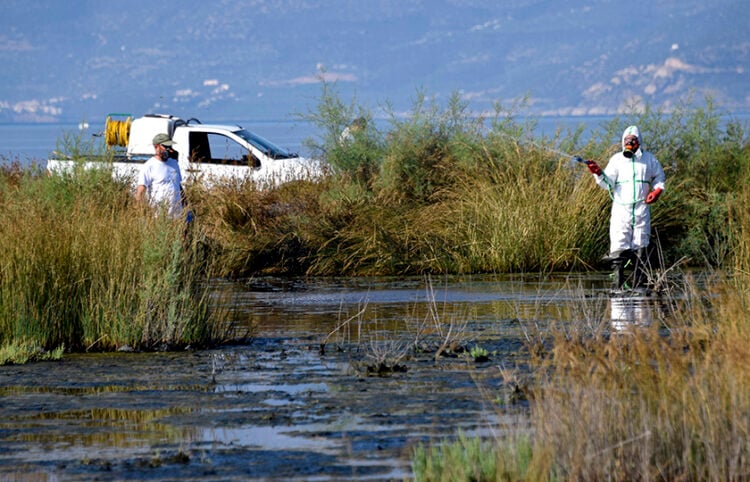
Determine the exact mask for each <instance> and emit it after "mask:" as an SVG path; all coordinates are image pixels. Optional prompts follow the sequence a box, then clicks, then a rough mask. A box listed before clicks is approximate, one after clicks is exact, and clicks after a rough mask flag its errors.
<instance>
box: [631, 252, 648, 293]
mask: <svg viewBox="0 0 750 482" xmlns="http://www.w3.org/2000/svg"><path fill="white" fill-rule="evenodd" d="M648 267H649V262H648V248H638V249H637V250H636V251H635V268H634V269H633V289H644V288H646V284H647V282H648V271H647V270H648Z"/></svg>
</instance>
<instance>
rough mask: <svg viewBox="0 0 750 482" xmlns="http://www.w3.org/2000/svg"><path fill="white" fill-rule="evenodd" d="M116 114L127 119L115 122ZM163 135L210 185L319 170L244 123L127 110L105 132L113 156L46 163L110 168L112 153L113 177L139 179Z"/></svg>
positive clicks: (185, 172) (193, 174)
mask: <svg viewBox="0 0 750 482" xmlns="http://www.w3.org/2000/svg"><path fill="white" fill-rule="evenodd" d="M113 116H127V118H126V119H124V120H114V119H113V118H112V117H113ZM159 133H166V134H168V135H169V136H170V137H171V138H172V140H173V141H174V142H175V146H174V151H175V152H174V153H173V157H175V158H176V159H177V160H178V162H179V164H180V169H181V171H182V177H183V179H184V180H186V181H187V180H201V181H203V182H208V183H212V182H214V181H216V180H218V179H247V178H250V179H252V180H254V181H258V182H262V183H265V184H278V183H283V182H288V181H292V180H296V179H310V178H314V177H317V176H318V175H319V174H320V165H319V164H318V163H317V162H315V161H313V160H309V159H305V158H302V157H300V156H299V155H298V154H295V153H290V152H288V151H286V150H284V149H282V148H281V147H278V146H277V145H275V144H274V143H272V142H271V141H268V140H266V139H264V138H263V137H261V136H259V135H257V134H254V133H252V132H250V131H248V130H246V129H243V128H242V127H239V126H230V125H214V124H202V123H201V122H200V121H198V120H197V119H194V118H193V119H188V120H183V119H180V118H179V117H175V116H171V115H164V114H148V115H144V116H143V117H139V118H137V119H134V120H131V117H130V116H128V115H127V114H110V115H109V116H108V117H107V122H106V127H105V132H104V133H103V135H104V137H105V142H106V145H107V149H108V150H112V151H113V155H112V156H106V157H103V158H99V159H91V160H89V159H85V160H73V159H72V158H64V157H61V158H53V159H49V160H48V161H47V170H48V171H49V172H50V173H55V172H62V171H70V170H72V169H73V167H74V166H75V164H76V163H77V162H78V163H80V162H83V163H84V164H85V166H86V167H87V168H88V167H102V166H103V165H104V166H107V165H108V159H107V158H109V157H111V158H112V163H111V166H112V170H113V176H115V177H127V178H130V179H132V180H135V179H136V176H137V173H138V169H139V168H140V166H141V165H142V164H143V163H144V162H146V160H148V159H149V158H150V157H151V156H153V155H154V146H153V144H152V141H153V138H154V136H155V135H156V134H159ZM105 159H107V161H106V163H105V162H103V161H105Z"/></svg>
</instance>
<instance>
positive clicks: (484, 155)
mask: <svg viewBox="0 0 750 482" xmlns="http://www.w3.org/2000/svg"><path fill="white" fill-rule="evenodd" d="M337 95H338V94H337V93H336V91H335V89H334V88H332V87H331V86H329V85H326V86H325V87H324V91H323V95H322V97H321V100H320V102H319V105H318V106H317V108H318V111H317V112H313V113H311V114H310V115H309V116H308V120H312V121H313V122H314V123H315V124H316V125H318V126H319V127H320V129H321V132H322V134H321V137H320V138H318V139H314V140H311V141H310V142H309V145H310V146H311V147H312V148H313V152H314V155H316V156H318V157H320V158H321V159H322V160H323V161H325V162H327V163H328V165H329V166H330V167H331V172H330V175H329V176H328V177H326V178H324V179H323V180H311V181H310V182H306V183H305V184H304V186H294V187H291V188H290V187H288V186H279V187H275V188H272V189H270V190H262V191H261V190H257V189H256V188H254V187H252V186H249V185H237V184H235V185H232V186H225V187H224V188H223V189H221V190H218V191H216V192H214V193H211V194H210V195H206V196H204V197H203V199H204V200H205V201H206V202H205V203H204V207H205V210H204V212H205V213H210V216H204V218H205V217H210V218H211V219H212V220H211V221H210V223H211V229H210V233H209V237H210V239H211V240H212V241H213V242H214V246H215V247H216V248H217V250H218V251H217V252H220V253H221V255H220V257H221V258H222V260H223V263H222V264H223V272H224V273H231V274H233V275H236V276H245V275H251V274H255V273H262V272H273V273H281V274H284V273H286V274H292V273H293V274H308V275H377V274H389V275H393V274H419V273H459V272H463V273H469V272H472V273H474V272H519V271H525V272H548V271H553V270H570V269H590V268H596V267H599V266H601V265H600V260H601V257H602V256H603V255H604V254H605V253H606V252H607V249H608V239H607V238H608V235H607V229H608V221H609V209H610V205H611V201H610V200H609V199H608V197H607V193H606V192H605V191H603V190H600V189H599V188H597V187H596V186H595V184H594V182H593V181H592V179H591V176H590V175H589V174H588V172H587V171H586V169H585V168H583V167H582V166H581V165H580V164H576V163H573V162H570V157H569V156H566V155H562V154H561V152H569V153H572V154H579V155H581V156H583V157H585V158H593V159H596V160H597V161H599V162H600V163H601V164H602V165H604V164H606V160H607V159H608V158H609V156H610V155H612V154H613V153H614V152H616V151H617V150H619V138H620V135H621V133H622V129H624V127H625V126H627V125H628V124H631V123H636V124H639V125H640V126H641V129H642V131H643V132H644V136H645V143H646V146H645V147H646V148H647V149H649V150H651V151H652V152H654V153H655V154H656V155H657V156H658V157H659V158H660V159H661V161H662V163H663V164H664V166H665V170H666V171H667V192H666V193H665V194H664V196H663V197H662V198H661V199H660V201H659V203H658V204H656V205H655V206H654V207H653V223H652V226H653V230H654V233H655V234H656V235H657V236H658V239H659V243H660V245H661V246H662V250H663V256H664V259H665V262H666V263H669V264H671V263H674V262H675V261H676V260H679V259H687V263H689V264H692V265H694V266H704V265H705V264H708V265H710V266H713V267H720V266H726V265H728V264H731V263H732V262H733V257H734V255H735V252H734V251H733V249H732V246H733V245H732V243H731V240H730V236H731V233H730V232H729V230H728V227H729V222H728V221H729V216H730V204H731V201H732V199H734V198H735V197H736V196H737V195H738V194H740V193H742V191H743V187H742V186H744V185H745V184H743V179H745V174H742V173H746V172H748V170H750V167H748V166H750V151H749V150H748V147H747V146H748V141H747V135H746V133H745V129H744V128H743V126H742V125H740V124H739V123H738V122H735V121H731V120H729V121H726V122H723V121H722V120H721V119H722V116H723V114H722V113H721V112H720V111H719V110H718V109H716V107H715V106H714V105H713V104H712V103H711V102H710V100H708V101H707V102H706V105H705V106H702V107H701V106H695V105H692V104H689V103H688V102H687V101H686V103H685V104H684V105H680V106H678V107H677V108H675V110H674V111H673V112H670V113H665V112H658V111H657V112H654V111H652V110H650V109H648V108H646V109H645V110H643V111H634V112H633V113H631V114H629V115H626V116H622V117H617V118H615V119H613V120H612V121H610V122H607V123H605V124H603V125H602V126H601V127H600V128H599V129H598V130H597V129H596V128H592V129H591V130H592V131H593V133H592V135H591V137H590V139H589V140H588V141H586V142H585V143H584V142H583V141H582V128H581V127H579V128H577V129H574V130H571V131H562V130H561V131H559V132H556V133H555V134H554V135H553V136H551V137H544V138H536V137H535V136H534V134H533V132H534V131H533V129H534V122H533V120H531V121H524V122H520V121H519V120H518V119H519V118H521V115H520V114H519V111H522V109H523V102H522V101H521V102H520V103H519V104H516V105H512V106H510V107H508V108H506V107H503V106H501V105H498V106H497V108H496V111H495V112H494V113H493V114H491V115H490V116H489V117H483V116H476V115H475V114H474V113H472V112H469V111H468V110H467V106H466V104H465V103H464V102H462V101H461V100H460V98H459V97H458V96H453V97H452V98H451V99H449V100H448V102H447V103H446V104H445V105H441V104H439V103H438V102H437V101H436V100H434V99H428V98H426V97H425V96H424V95H422V94H419V95H418V96H417V98H416V99H415V101H414V105H413V107H412V110H411V111H410V112H409V113H408V115H406V116H401V115H399V114H397V113H394V112H389V111H387V110H386V112H387V114H388V115H389V118H388V122H387V126H386V125H385V124H384V123H383V122H380V123H379V124H377V125H375V123H374V122H368V124H367V127H366V128H365V130H363V131H361V132H360V133H358V134H357V135H356V136H353V137H352V138H351V139H350V140H348V141H347V142H341V138H340V133H341V129H343V128H344V127H345V126H346V125H347V121H348V120H349V119H350V118H351V117H352V116H354V115H355V114H356V115H357V116H359V117H364V118H366V119H369V120H370V121H371V120H372V119H373V116H372V115H371V114H370V113H369V112H367V110H366V109H364V108H361V107H357V106H356V105H355V104H354V103H350V104H347V103H345V102H343V101H342V100H341V99H340V97H338V96H337ZM217 215H218V219H217V220H216V221H214V220H213V218H214V216H217Z"/></svg>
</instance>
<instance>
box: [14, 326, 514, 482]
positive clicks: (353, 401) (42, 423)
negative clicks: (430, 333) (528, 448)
mask: <svg viewBox="0 0 750 482" xmlns="http://www.w3.org/2000/svg"><path fill="white" fill-rule="evenodd" d="M320 340H321V338H320V337H319V336H315V335H310V336H308V337H307V339H300V338H298V337H295V338H283V337H267V338H263V337H259V338H257V339H255V340H253V341H252V342H251V343H250V344H246V345H240V346H231V347H225V348H222V349H219V350H210V351H195V352H191V351H187V352H181V353H150V354H138V353H117V354H92V355H67V356H65V357H64V359H63V360H62V361H60V362H44V363H34V364H30V365H26V366H5V367H0V394H1V395H2V398H1V400H2V405H1V406H0V421H1V422H0V429H1V430H0V433H1V435H0V478H1V479H3V480H248V479H278V480H290V479H298V480H403V479H405V478H409V476H410V474H411V466H410V462H411V453H412V452H411V451H412V449H413V447H414V446H415V445H416V444H420V443H425V444H431V443H437V442H439V441H440V440H442V439H443V438H444V437H452V436H455V435H456V434H457V432H458V431H459V430H462V431H464V432H465V433H468V434H479V435H488V434H490V433H491V431H492V430H496V429H497V428H498V426H499V425H500V424H501V423H505V422H509V421H512V419H513V418H514V417H510V416H509V415H508V414H509V413H511V412H514V411H517V410H518V408H519V406H520V405H522V404H520V405H517V406H514V407H508V406H505V407H504V406H502V404H499V403H498V401H499V400H501V399H502V398H504V397H505V395H506V394H507V393H509V392H508V390H512V388H509V386H508V385H507V384H504V383H503V381H502V378H501V376H500V370H499V369H498V366H499V365H504V366H511V365H513V364H515V360H516V358H517V356H518V351H519V348H520V346H519V342H518V341H513V340H510V339H498V340H495V341H490V340H485V341H484V342H483V344H482V346H483V347H486V348H487V349H488V351H490V352H494V353H493V354H491V356H490V361H487V362H481V363H476V362H474V361H473V360H472V359H471V358H470V357H469V356H468V355H467V354H463V355H456V356H455V357H452V356H448V357H442V356H441V357H440V359H439V360H438V361H437V362H436V361H435V357H434V352H432V353H430V352H419V353H416V354H411V355H407V356H406V357H405V358H404V359H402V360H401V361H400V363H398V364H397V365H396V368H397V369H398V371H396V372H394V373H390V374H368V373H367V368H368V366H369V367H373V366H374V365H373V363H372V362H373V361H374V359H373V358H372V348H371V347H369V346H368V347H365V346H363V345H362V344H346V343H343V342H340V343H336V342H331V343H329V344H328V345H327V346H326V349H325V353H324V354H321V351H320V347H321V344H320ZM391 348H393V347H391ZM411 353H414V352H411ZM488 393H489V394H490V395H487V394H488ZM509 408H510V410H508V409H509Z"/></svg>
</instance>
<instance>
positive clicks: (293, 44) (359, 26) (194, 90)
mask: <svg viewBox="0 0 750 482" xmlns="http://www.w3.org/2000/svg"><path fill="white" fill-rule="evenodd" d="M0 25H2V30H0V32H2V33H0V62H2V65H3V69H1V70H0V121H2V122H20V121H28V122H38V121H67V122H77V121H79V120H82V119H94V118H96V119H99V118H102V117H103V116H104V115H106V113H108V112H123V111H124V112H131V113H133V114H136V115H140V114H142V113H146V112H170V113H175V114H178V115H182V116H185V117H192V116H196V117H200V118H207V119H217V120H219V119H220V120H233V119H283V118H288V117H289V116H291V115H293V114H294V113H300V112H306V111H307V110H308V109H309V108H311V107H312V106H313V105H314V103H315V99H316V97H317V96H318V94H319V92H320V84H319V82H320V80H321V79H322V78H325V79H327V80H329V81H335V82H337V85H338V87H339V89H340V91H341V92H342V93H344V94H345V95H346V96H356V98H357V99H358V101H359V102H360V103H362V104H365V105H367V106H369V107H370V108H373V109H376V108H377V107H378V104H379V103H382V102H386V101H389V102H390V103H391V104H392V105H393V106H394V107H395V108H396V109H397V110H406V109H408V108H409V106H410V100H411V99H413V97H414V96H415V94H416V92H417V91H422V92H424V93H426V94H427V95H430V96H432V95H435V96H438V97H439V98H446V97H447V96H448V95H450V94H451V93H452V92H460V93H461V94H462V95H463V96H464V98H465V99H467V100H468V101H470V103H471V107H472V108H473V109H475V110H478V111H481V110H489V109H492V106H493V104H494V103H496V102H502V103H503V104H509V103H511V102H512V101H513V100H517V99H519V98H521V97H523V96H525V95H528V96H529V99H530V108H529V109H530V110H529V112H530V113H535V114H540V115H571V114H573V115H575V114H581V115H583V114H612V113H615V112H618V111H621V110H623V109H626V108H628V106H630V105H632V104H633V103H634V102H641V103H642V102H648V103H650V104H651V105H652V106H654V107H666V108H668V107H669V106H671V105H674V103H675V102H677V101H678V100H680V99H685V98H686V97H687V96H688V94H689V93H691V92H693V93H694V94H695V95H696V96H698V97H699V98H700V97H701V96H703V95H705V94H710V95H711V96H713V98H714V99H715V100H716V101H717V102H718V103H719V104H720V105H721V106H722V107H723V108H725V109H727V110H729V111H733V112H741V111H742V112H747V111H750V94H748V89H747V85H750V82H748V80H749V79H748V71H749V70H750V34H748V33H747V26H748V25H750V8H747V2H746V1H719V0H704V1H696V0H685V1H679V2H678V1H676V0H673V1H670V0H665V1H660V2H645V1H640V0H639V1H631V2H626V3H623V2H612V1H592V0H588V1H584V0H572V1H567V2H556V1H552V0H547V1H534V0H507V1H503V2H497V1H495V0H452V1H451V0H434V1H407V2H403V1H397V0H367V1H358V0H351V1H336V0H334V1H327V0H268V1H240V0H234V1H217V2H213V1H212V2H204V1H198V0H184V1H181V2H151V1H146V0H128V1H124V0H114V1H111V2H106V3H102V2H99V1H94V0H81V1H74V2H58V1H54V0H45V1H39V2H21V1H16V0H4V1H3V2H2V3H1V4H0Z"/></svg>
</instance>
